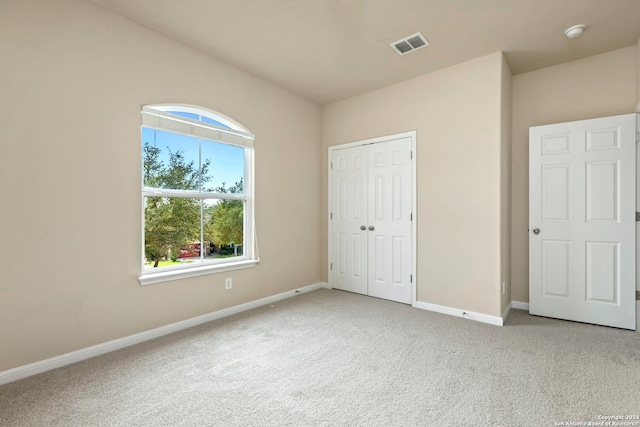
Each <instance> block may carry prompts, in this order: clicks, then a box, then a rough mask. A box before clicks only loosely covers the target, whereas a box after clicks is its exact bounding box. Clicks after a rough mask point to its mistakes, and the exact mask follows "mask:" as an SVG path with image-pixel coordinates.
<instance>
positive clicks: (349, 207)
mask: <svg viewBox="0 0 640 427" xmlns="http://www.w3.org/2000/svg"><path fill="white" fill-rule="evenodd" d="M331 162H332V165H333V166H332V170H331V172H332V173H331V175H332V179H331V195H332V198H331V201H330V203H331V210H332V212H331V213H330V218H329V220H330V230H331V235H330V241H331V244H332V247H331V255H332V256H331V269H330V273H331V275H330V282H331V286H332V287H334V288H336V289H342V290H345V291H349V292H356V293H359V294H365V295H367V276H368V274H367V265H368V260H367V237H368V236H367V233H368V230H367V221H368V218H367V150H366V147H353V148H345V149H341V150H336V151H334V152H333V158H332V159H331Z"/></svg>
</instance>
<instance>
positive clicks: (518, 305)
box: [511, 301, 529, 311]
mask: <svg viewBox="0 0 640 427" xmlns="http://www.w3.org/2000/svg"><path fill="white" fill-rule="evenodd" d="M511 308H515V309H517V310H526V311H529V303H528V302H520V301H511Z"/></svg>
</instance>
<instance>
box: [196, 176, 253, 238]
mask: <svg viewBox="0 0 640 427" xmlns="http://www.w3.org/2000/svg"><path fill="white" fill-rule="evenodd" d="M214 191H215V192H216V193H223V194H224V193H231V194H242V192H243V191H244V183H243V180H242V179H240V181H238V182H236V183H235V184H234V185H232V186H230V187H229V188H226V183H224V182H223V183H222V186H221V187H217V188H215V189H214ZM206 214H207V224H206V226H205V236H206V238H207V239H209V240H210V241H212V242H214V243H216V244H218V245H230V244H231V243H235V244H242V243H243V239H244V202H243V201H242V200H228V199H223V200H219V201H218V203H216V204H215V205H213V206H210V207H208V208H207V212H206Z"/></svg>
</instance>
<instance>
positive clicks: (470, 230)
mask: <svg viewBox="0 0 640 427" xmlns="http://www.w3.org/2000/svg"><path fill="white" fill-rule="evenodd" d="M503 64H504V59H503V56H502V54H501V53H499V52H498V53H495V54H492V55H488V56H485V57H482V58H478V59H476V60H473V61H469V62H466V63H464V64H460V65H457V66H454V67H451V68H447V69H445V70H441V71H438V72H434V73H431V74H427V75H424V76H421V77H417V78H414V79H411V80H408V81H406V82H403V83H399V84H396V85H393V86H389V87H385V88H382V89H379V90H375V91H373V92H369V93H367V94H364V95H360V96H356V97H353V98H349V99H346V100H343V101H340V102H336V103H334V104H331V105H328V106H326V107H325V108H324V110H323V126H322V131H323V138H322V140H323V163H322V170H323V172H324V175H323V178H322V183H323V195H322V200H323V203H324V208H323V210H322V212H323V229H324V230H326V224H327V217H326V211H327V205H326V203H327V202H326V201H327V179H328V178H327V175H328V173H327V148H328V147H329V146H332V145H338V144H343V143H348V142H353V141H358V140H362V139H367V138H373V137H378V136H384V135H389V134H394V133H399V132H404V131H410V130H416V131H417V149H416V151H417V181H418V202H417V204H418V206H417V218H418V223H417V228H418V239H417V240H418V242H417V246H418V253H417V258H418V268H417V275H418V281H417V299H418V301H421V302H428V303H432V304H438V305H443V306H448V307H454V308H459V309H464V310H470V311H476V312H480V313H484V314H489V315H494V316H499V315H500V314H501V308H502V307H501V306H502V304H501V298H500V287H501V275H502V274H507V273H506V272H505V271H503V270H502V267H501V257H504V256H506V254H505V253H504V252H502V250H501V233H502V232H503V230H504V229H503V227H502V226H501V223H500V219H501V215H503V214H504V212H503V211H502V210H501V189H502V188H501V179H503V178H504V176H503V173H501V171H502V170H503V169H505V168H504V167H502V166H504V164H502V163H501V152H502V151H503V150H505V147H503V146H502V145H501V133H502V132H503V131H504V130H503V129H502V127H501V119H502V116H501V107H502V104H503V102H507V101H504V100H503V99H502V97H501V93H502V92H503V90H502V75H503V70H504V69H503ZM509 77H510V75H509ZM505 86H508V84H506V85H505ZM505 90H506V89H505ZM326 242H327V240H326V235H325V236H323V243H324V248H323V250H324V251H326V250H327V248H326V244H327V243H326ZM507 252H508V251H507ZM325 253H326V252H325ZM323 270H324V271H325V274H326V271H327V270H326V262H325V263H324V265H323ZM325 277H326V276H325Z"/></svg>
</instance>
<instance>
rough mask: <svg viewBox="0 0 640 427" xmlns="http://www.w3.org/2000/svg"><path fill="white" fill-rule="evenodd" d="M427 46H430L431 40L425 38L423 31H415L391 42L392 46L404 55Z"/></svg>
mask: <svg viewBox="0 0 640 427" xmlns="http://www.w3.org/2000/svg"><path fill="white" fill-rule="evenodd" d="M425 46H429V41H428V40H427V39H425V38H424V36H423V35H422V33H415V34H412V35H410V36H409V37H405V38H403V39H401V40H398V41H397V42H393V43H391V47H392V48H393V49H394V50H395V51H396V52H398V54H399V55H404V54H406V53H409V52H412V51H414V50H416V49H420V48H421V47H425Z"/></svg>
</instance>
